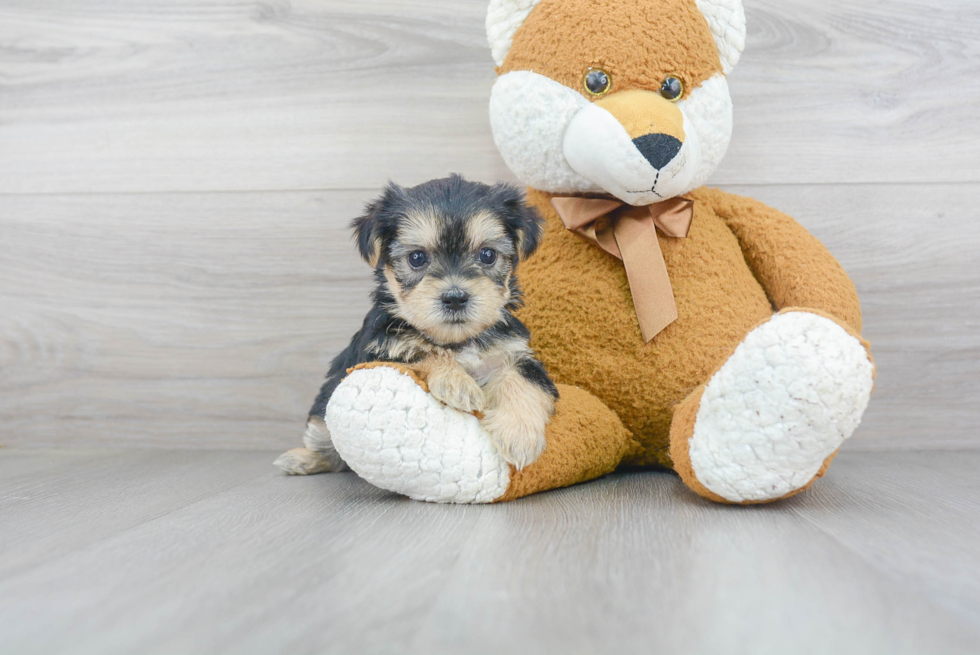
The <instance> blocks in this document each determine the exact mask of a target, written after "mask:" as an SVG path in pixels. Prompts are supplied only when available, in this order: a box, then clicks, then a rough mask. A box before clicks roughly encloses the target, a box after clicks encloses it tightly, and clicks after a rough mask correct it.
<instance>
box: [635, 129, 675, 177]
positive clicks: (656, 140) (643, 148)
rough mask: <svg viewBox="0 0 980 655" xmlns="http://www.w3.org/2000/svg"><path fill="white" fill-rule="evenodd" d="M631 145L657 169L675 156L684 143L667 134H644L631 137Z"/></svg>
mask: <svg viewBox="0 0 980 655" xmlns="http://www.w3.org/2000/svg"><path fill="white" fill-rule="evenodd" d="M633 145H635V146H636V149H637V150H639V151H640V154H641V155H643V156H644V157H646V160H647V161H648V162H650V165H651V166H653V167H654V168H656V169H657V170H658V171H659V170H660V169H661V168H663V167H664V166H666V165H667V164H669V163H670V160H672V159H673V158H674V157H676V156H677V153H679V152H680V151H681V146H683V145H684V144H683V143H681V142H680V140H678V139H676V138H674V137H672V136H670V135H669V134H644V135H643V136H641V137H637V138H635V139H633Z"/></svg>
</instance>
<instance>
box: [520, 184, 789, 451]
mask: <svg viewBox="0 0 980 655" xmlns="http://www.w3.org/2000/svg"><path fill="white" fill-rule="evenodd" d="M528 199H529V201H530V202H531V203H532V204H534V205H535V206H537V207H538V209H539V210H540V211H541V212H542V214H543V215H544V216H545V217H546V221H547V225H546V231H545V238H544V240H543V243H542V246H541V248H540V249H539V250H538V252H537V253H536V254H535V255H534V257H533V258H531V259H530V260H529V261H528V262H526V263H525V264H523V266H522V270H521V276H520V277H521V282H522V286H523V287H524V290H525V293H526V298H527V306H526V308H525V309H524V310H522V312H521V319H522V320H523V321H524V322H525V323H526V324H527V326H528V327H529V328H530V329H531V335H532V336H531V344H532V346H533V347H534V349H535V350H536V351H537V353H538V355H539V356H540V358H541V360H542V361H543V362H544V364H545V365H546V366H547V368H548V371H549V372H550V373H551V374H552V376H553V377H554V378H555V380H556V381H557V382H561V383H564V384H571V385H575V386H579V387H582V388H584V389H587V390H588V391H590V392H591V393H593V394H594V395H596V396H597V397H598V398H599V399H600V400H602V401H603V402H605V403H606V404H607V405H608V406H609V407H610V408H612V409H613V411H615V412H616V413H617V414H618V415H619V417H620V418H621V419H622V421H623V423H624V424H625V425H626V427H627V428H628V429H629V430H631V431H632V432H633V435H634V436H635V437H636V439H637V440H638V441H639V442H640V443H641V445H642V446H643V450H642V453H640V454H638V455H637V457H636V458H635V459H634V460H632V461H631V462H630V463H633V464H641V465H647V464H663V465H667V466H669V465H670V460H669V457H668V455H667V449H668V435H669V431H670V421H671V417H672V409H671V408H672V407H673V406H674V405H675V404H677V403H678V402H680V401H681V400H683V399H684V398H685V397H686V396H687V395H688V394H689V393H690V392H691V391H693V390H694V388H696V387H697V386H698V385H700V384H703V383H705V382H706V381H707V379H708V377H709V376H710V375H711V374H712V373H713V372H714V371H715V370H716V369H717V368H718V367H719V366H721V364H722V363H724V361H725V360H726V359H727V358H728V357H729V356H730V355H731V354H732V352H733V351H734V349H735V347H736V346H737V345H738V344H739V343H740V342H741V341H742V339H743V338H744V337H745V336H746V335H747V334H748V332H749V331H750V330H751V329H752V328H754V327H755V326H757V325H759V324H760V323H761V322H763V321H764V320H766V319H767V318H768V317H769V316H771V315H772V313H773V309H772V305H771V304H770V302H769V300H768V299H767V298H766V294H765V292H764V291H763V289H762V287H761V286H760V285H759V283H758V282H757V281H756V279H755V277H754V276H753V275H752V272H751V271H750V270H749V268H748V266H747V265H746V263H745V259H744V257H743V255H742V250H741V248H740V247H739V244H738V241H737V240H736V238H735V236H734V235H733V234H732V232H731V230H729V229H728V227H727V226H726V225H725V224H724V222H723V221H722V220H721V219H720V218H719V217H718V216H717V215H715V213H714V212H713V211H712V210H711V208H710V207H708V206H706V205H705V204H704V203H698V204H697V205H696V209H695V216H694V222H693V223H692V226H691V232H690V234H689V236H688V237H687V238H686V239H671V238H667V237H661V239H660V245H661V248H662V249H663V251H664V258H665V260H666V262H667V270H668V272H669V273H670V278H671V283H672V286H673V291H674V298H675V300H676V302H677V310H678V315H679V318H678V320H677V321H676V322H675V323H674V324H672V325H671V326H669V327H668V328H667V329H666V330H664V331H663V332H662V333H661V334H660V335H658V336H657V337H656V339H654V341H653V342H652V343H650V344H644V343H643V340H642V338H641V336H640V331H639V326H638V324H637V319H636V313H635V311H634V309H633V303H632V297H631V295H630V291H629V284H628V282H627V279H626V273H625V270H624V268H623V264H622V262H620V261H619V260H617V259H615V258H614V257H612V256H610V255H608V254H606V253H604V252H602V251H600V250H599V249H598V247H596V246H594V245H592V244H590V243H588V242H586V241H585V240H583V239H582V238H581V237H578V236H576V235H574V234H572V233H571V232H568V231H567V230H565V229H564V227H563V226H562V225H561V222H560V220H559V219H558V217H557V215H556V214H555V213H554V211H553V210H552V209H551V207H550V205H549V204H548V197H547V196H545V195H544V194H540V193H538V192H533V191H532V192H531V193H530V194H529V198H528Z"/></svg>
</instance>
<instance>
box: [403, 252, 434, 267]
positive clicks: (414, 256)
mask: <svg viewBox="0 0 980 655" xmlns="http://www.w3.org/2000/svg"><path fill="white" fill-rule="evenodd" d="M428 263H429V256H428V255H426V254H425V252H424V251H422V250H416V251H415V252H413V253H411V254H410V255H409V256H408V265H409V266H411V267H412V268H422V267H423V266H425V265H426V264H428Z"/></svg>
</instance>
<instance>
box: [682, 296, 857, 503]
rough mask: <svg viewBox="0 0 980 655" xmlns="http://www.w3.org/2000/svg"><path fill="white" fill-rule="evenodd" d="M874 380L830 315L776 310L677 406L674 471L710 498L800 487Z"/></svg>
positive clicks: (759, 496) (814, 474) (843, 432)
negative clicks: (707, 379) (777, 311)
mask: <svg viewBox="0 0 980 655" xmlns="http://www.w3.org/2000/svg"><path fill="white" fill-rule="evenodd" d="M873 386H874V364H873V362H872V360H871V356H870V354H869V352H868V350H867V345H866V343H864V342H862V341H861V339H860V338H859V337H858V336H856V335H855V334H853V333H851V331H850V330H849V329H848V328H846V327H844V326H843V325H842V324H841V323H839V322H838V321H837V320H835V319H833V318H831V317H830V316H829V315H821V314H818V313H814V312H812V311H806V310H784V311H783V312H780V313H779V314H777V315H775V316H774V317H773V318H771V319H770V320H768V321H766V322H765V323H763V324H762V325H760V326H759V327H757V328H756V329H754V330H753V331H752V332H750V333H749V335H748V336H747V337H746V338H745V340H744V341H743V342H742V343H741V344H739V346H738V347H737V348H736V350H735V352H734V354H733V355H732V356H731V357H730V358H729V359H728V360H727V361H726V362H725V363H724V364H723V365H722V366H721V368H719V369H718V371H717V372H716V373H715V374H714V375H713V376H712V377H711V378H710V379H709V381H708V383H707V384H705V385H703V386H701V387H699V388H698V389H696V390H695V391H694V392H693V393H691V395H689V396H688V397H687V398H686V399H685V400H684V401H683V402H682V403H681V404H680V405H679V406H677V408H676V409H675V412H674V418H673V421H672V424H671V431H670V440H671V443H670V454H671V458H672V460H673V462H674V467H675V469H676V470H677V472H678V473H679V474H680V476H681V478H682V479H683V480H684V482H685V483H686V484H687V485H688V486H689V487H690V488H691V489H693V490H694V491H695V492H697V493H698V494H700V495H702V496H704V497H706V498H709V499H711V500H715V501H718V502H726V503H742V504H749V503H762V502H769V501H773V500H777V499H780V498H785V497H787V496H791V495H793V494H796V493H799V492H800V491H802V490H804V489H806V488H807V487H809V486H810V485H811V484H812V483H813V481H814V480H816V479H817V478H819V477H821V476H822V475H823V474H824V472H825V471H826V469H827V466H829V464H830V460H831V459H833V457H834V455H835V454H836V453H837V450H838V449H839V448H840V446H841V444H842V443H843V442H844V441H845V440H846V439H847V438H849V437H850V436H851V434H852V433H853V432H854V430H855V429H856V428H857V426H858V423H860V420H861V416H862V414H863V413H864V410H865V408H866V407H867V406H868V400H869V398H870V396H871V391H872V388H873Z"/></svg>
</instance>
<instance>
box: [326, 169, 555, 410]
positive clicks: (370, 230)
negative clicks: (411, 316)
mask: <svg viewBox="0 0 980 655" xmlns="http://www.w3.org/2000/svg"><path fill="white" fill-rule="evenodd" d="M418 208H422V209H428V210H432V209H435V210H438V212H440V214H442V215H444V216H449V217H454V219H456V222H457V223H459V225H463V224H464V223H465V220H466V218H467V217H470V216H473V215H474V214H476V213H477V212H479V211H488V212H491V213H492V214H493V215H495V216H497V217H498V219H499V220H500V222H501V225H503V227H504V230H505V232H506V234H507V236H508V238H509V239H510V240H511V242H512V243H513V245H514V256H513V261H512V272H513V270H515V269H516V267H517V263H518V261H519V260H521V259H525V258H527V257H529V256H530V255H531V254H532V253H534V251H535V250H536V249H537V247H538V244H539V242H540V240H541V236H542V220H541V217H540V216H539V215H538V213H537V211H536V210H534V209H533V208H532V207H529V206H528V205H527V204H526V203H525V199H524V194H523V192H522V191H521V190H520V189H519V188H517V187H515V186H513V185H510V184H497V185H494V186H489V185H486V184H481V183H478V182H469V181H467V180H465V179H463V178H462V177H460V176H458V175H453V176H451V177H448V178H445V179H440V180H432V181H430V182H426V183H425V184H421V185H419V186H417V187H414V188H410V189H404V188H401V187H399V186H397V185H396V184H393V183H390V184H389V185H388V187H387V188H386V189H385V191H384V194H383V195H382V196H381V197H380V198H378V199H377V200H375V201H373V202H371V203H370V204H368V205H367V207H366V210H365V213H364V215H363V216H361V217H359V218H357V219H355V220H354V221H353V222H352V223H351V228H352V229H353V231H354V238H355V241H356V243H357V248H358V250H359V251H360V253H361V256H362V257H363V258H364V259H365V261H367V262H369V263H372V264H373V265H374V269H375V282H376V285H377V286H376V287H375V289H374V291H373V293H372V300H373V302H374V306H373V307H372V308H371V310H370V311H369V312H368V314H367V316H366V317H365V318H364V323H363V325H362V326H361V329H360V331H358V332H357V334H355V335H354V337H353V338H352V339H351V342H350V345H349V346H347V348H346V349H345V350H344V351H343V352H341V353H340V354H339V355H338V356H337V357H336V358H335V359H334V360H333V362H332V363H331V364H330V370H329V372H328V373H327V379H326V381H325V382H324V384H323V386H322V387H321V389H320V393H319V395H317V398H316V401H315V402H314V403H313V407H312V408H311V409H310V417H311V418H314V417H315V418H319V419H322V418H323V416H324V413H325V412H326V407H327V403H328V402H329V401H330V397H331V395H333V392H334V390H335V389H336V388H337V386H338V385H339V384H340V382H341V381H342V380H343V379H344V377H346V375H347V371H348V370H349V369H351V368H353V367H355V366H357V365H358V364H365V363H368V362H375V361H386V362H395V363H402V364H412V363H413V362H415V361H417V360H418V359H420V358H421V357H422V356H423V355H424V353H419V354H418V355H417V356H415V357H409V358H398V357H395V356H393V355H391V354H390V353H391V351H392V350H393V349H394V348H395V346H396V345H397V344H399V343H401V342H403V341H404V340H406V339H417V340H420V341H423V342H427V343H429V344H431V345H432V346H433V347H435V346H436V345H437V344H435V343H434V342H432V341H431V340H430V339H429V338H428V337H427V336H426V335H425V333H423V332H422V331H420V330H418V329H416V328H415V327H414V326H412V325H410V324H409V323H407V322H406V321H404V320H403V319H401V318H399V317H398V316H396V315H395V314H394V313H393V311H392V309H393V308H394V306H395V299H394V298H393V296H392V294H391V291H390V290H389V288H388V283H387V280H386V278H385V275H384V270H385V266H386V264H387V263H388V257H389V247H390V246H391V244H392V243H393V242H394V240H395V239H396V237H397V236H398V229H399V225H400V223H401V221H402V220H404V218H405V216H406V215H407V213H408V212H409V210H411V209H418ZM455 233H458V234H462V231H461V230H456V231H455ZM447 234H448V235H449V236H446V237H444V239H443V244H442V245H443V246H444V247H446V248H448V249H453V248H455V249H457V250H462V249H463V248H465V247H466V245H465V244H464V243H463V239H462V238H461V237H459V236H456V237H454V236H453V234H454V231H452V230H447ZM447 240H448V241H449V242H448V243H446V241H447ZM506 283H507V284H508V285H510V289H509V290H510V302H509V303H508V304H507V305H506V307H505V311H504V312H503V315H502V316H501V319H500V321H498V322H497V323H496V324H495V325H493V326H491V327H490V328H489V329H487V330H485V331H484V332H482V333H480V334H478V335H477V336H475V337H472V338H471V339H468V340H466V341H464V342H461V343H456V344H448V345H447V344H438V345H439V346H440V347H443V348H448V349H451V350H462V349H463V348H467V347H475V348H476V349H477V350H479V351H489V350H491V349H492V348H493V347H494V346H495V345H496V344H499V343H501V342H502V341H503V340H505V339H520V340H522V341H524V342H527V341H528V339H529V338H530V332H529V331H528V329H527V327H525V326H524V324H523V323H521V322H520V321H519V320H518V319H517V317H516V316H514V314H513V312H514V311H516V310H517V309H519V308H520V307H521V306H522V304H523V297H522V294H521V291H520V288H519V286H518V283H517V277H516V276H515V275H513V274H512V275H510V276H509V279H508V280H507V282H506ZM517 366H518V370H519V371H520V373H521V374H522V375H523V376H524V377H525V378H526V379H527V380H529V381H530V382H532V383H534V384H536V385H537V386H539V387H541V388H542V389H544V390H545V391H546V392H548V393H550V394H551V395H552V396H554V397H555V398H558V390H557V389H556V388H555V385H554V382H552V380H551V378H550V377H549V376H548V373H547V371H545V368H544V366H543V365H542V364H541V363H540V362H539V361H537V360H536V359H534V358H533V357H531V356H526V357H522V358H521V359H520V361H518V363H517Z"/></svg>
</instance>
